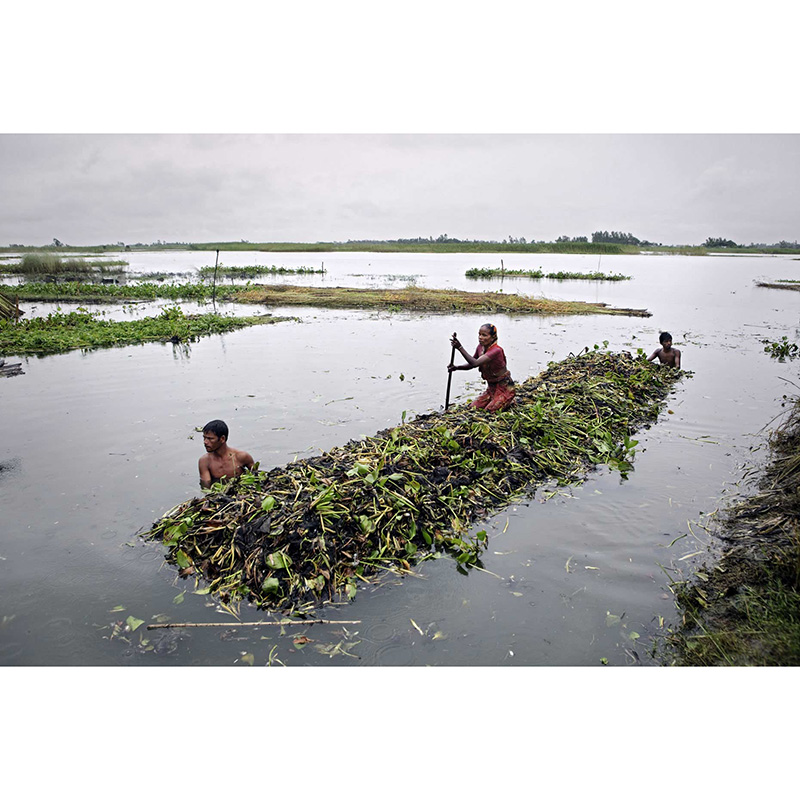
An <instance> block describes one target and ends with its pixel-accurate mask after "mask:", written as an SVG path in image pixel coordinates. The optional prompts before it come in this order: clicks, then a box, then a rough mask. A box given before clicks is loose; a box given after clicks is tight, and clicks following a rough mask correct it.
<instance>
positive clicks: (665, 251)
mask: <svg viewBox="0 0 800 800" xmlns="http://www.w3.org/2000/svg"><path fill="white" fill-rule="evenodd" d="M215 250H220V251H221V252H240V251H256V252H264V253H337V252H341V253H490V254H491V253H494V254H497V255H503V254H504V253H560V254H564V255H599V256H603V255H646V254H651V253H652V254H656V255H699V256H704V255H713V254H722V255H793V254H795V255H798V254H800V249H794V248H781V247H719V248H707V247H703V246H700V245H697V246H695V245H658V246H656V245H646V246H645V245H632V244H613V243H605V242H538V243H533V244H531V243H528V244H520V243H513V244H511V243H508V244H505V243H502V242H465V241H447V242H435V241H432V242H423V241H420V242H418V241H413V242H405V241H385V242H377V241H375V242H372V241H358V242H352V241H351V242H176V243H158V244H129V245H125V244H120V243H117V244H100V245H83V246H77V245H62V246H60V247H56V246H54V245H44V246H35V245H20V246H17V247H11V246H8V247H0V253H27V252H52V253H64V254H76V253H85V254H87V255H96V254H98V253H124V252H129V253H138V252H149V251H152V252H165V251H167V252H168V251H215Z"/></svg>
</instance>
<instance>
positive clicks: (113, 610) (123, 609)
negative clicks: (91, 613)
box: [108, 606, 125, 614]
mask: <svg viewBox="0 0 800 800" xmlns="http://www.w3.org/2000/svg"><path fill="white" fill-rule="evenodd" d="M120 611H125V606H114V608H111V609H109V611H108V613H109V614H116V613H118V612H120Z"/></svg>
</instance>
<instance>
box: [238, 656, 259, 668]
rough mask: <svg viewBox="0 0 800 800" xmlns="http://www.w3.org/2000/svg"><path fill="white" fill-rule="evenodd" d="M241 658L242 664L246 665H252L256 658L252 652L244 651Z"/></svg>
mask: <svg viewBox="0 0 800 800" xmlns="http://www.w3.org/2000/svg"><path fill="white" fill-rule="evenodd" d="M241 660H242V663H243V664H247V666H248V667H252V666H253V664H254V663H255V660H256V658H255V656H254V655H253V654H252V653H244V654H243V655H242V659H241Z"/></svg>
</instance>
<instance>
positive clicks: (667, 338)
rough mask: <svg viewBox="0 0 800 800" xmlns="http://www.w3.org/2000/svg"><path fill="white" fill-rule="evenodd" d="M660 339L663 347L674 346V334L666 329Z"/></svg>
mask: <svg viewBox="0 0 800 800" xmlns="http://www.w3.org/2000/svg"><path fill="white" fill-rule="evenodd" d="M658 341H659V342H661V345H662V347H666V348H667V349H669V348H670V347H672V334H671V333H669V332H667V331H664V332H663V333H662V334H661V335H660V336H659V337H658Z"/></svg>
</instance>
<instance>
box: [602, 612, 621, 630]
mask: <svg viewBox="0 0 800 800" xmlns="http://www.w3.org/2000/svg"><path fill="white" fill-rule="evenodd" d="M621 621H622V617H618V616H617V615H616V614H612V613H611V612H610V611H606V627H607V628H612V627H614V625H619V623H620V622H621Z"/></svg>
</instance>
